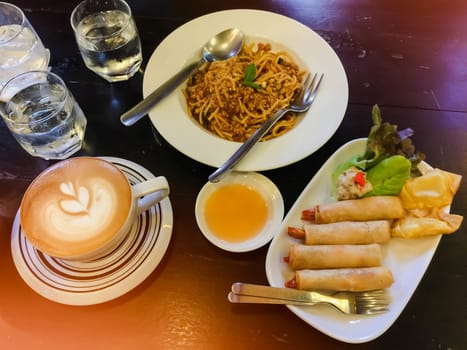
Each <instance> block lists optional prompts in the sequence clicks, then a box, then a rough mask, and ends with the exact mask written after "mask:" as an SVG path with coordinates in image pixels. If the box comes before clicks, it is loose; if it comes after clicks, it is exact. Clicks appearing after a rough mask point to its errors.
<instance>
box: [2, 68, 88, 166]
mask: <svg viewBox="0 0 467 350" xmlns="http://www.w3.org/2000/svg"><path fill="white" fill-rule="evenodd" d="M0 100H1V101H2V102H1V103H0V113H1V115H2V117H3V120H4V121H5V124H6V125H7V126H8V128H9V129H10V131H11V133H12V134H13V136H14V137H15V139H16V140H17V141H18V142H19V144H20V145H21V146H22V147H23V148H24V149H25V150H26V151H27V152H28V153H29V154H31V155H32V156H37V157H41V158H44V159H65V158H68V157H69V156H71V155H72V154H73V153H75V152H76V151H78V150H79V149H81V146H82V144H83V139H84V132H85V129H86V117H85V116H84V114H83V111H82V110H81V108H80V107H79V105H78V104H77V103H76V101H75V99H74V98H73V96H72V95H71V92H70V91H69V90H68V89H67V87H66V85H65V83H64V82H63V80H62V79H61V78H60V77H59V76H58V75H56V74H54V73H52V72H47V71H29V72H26V73H22V74H20V75H17V76H16V77H14V78H13V79H11V80H10V81H8V82H7V83H6V84H5V86H4V87H3V88H2V90H1V91H0ZM3 101H6V102H3Z"/></svg>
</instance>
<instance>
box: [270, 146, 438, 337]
mask: <svg viewBox="0 0 467 350" xmlns="http://www.w3.org/2000/svg"><path fill="white" fill-rule="evenodd" d="M365 145H366V138H362V139H356V140H353V141H350V142H348V143H346V144H345V145H343V146H342V147H341V148H340V149H338V150H337V151H336V152H335V153H334V154H333V155H332V156H331V157H330V158H329V159H328V160H327V161H326V163H325V164H324V165H323V166H322V167H321V169H320V170H319V171H318V172H317V173H316V175H315V176H314V177H313V179H312V180H311V181H310V182H309V183H308V185H307V186H306V187H305V189H304V191H303V192H302V194H301V195H300V196H299V197H298V199H297V201H296V202H295V204H294V205H293V206H292V208H291V209H290V211H289V212H288V214H287V216H286V217H285V219H284V220H283V222H282V224H281V227H280V229H279V231H278V233H277V235H276V236H275V237H274V239H273V240H272V242H271V245H270V247H269V250H268V254H267V257H266V274H267V277H268V281H269V283H270V285H271V286H275V287H283V286H284V283H285V282H286V281H287V280H289V279H291V278H292V277H293V271H292V270H291V269H290V268H289V267H288V265H287V264H286V263H285V262H284V261H283V257H285V256H287V255H288V249H289V246H290V245H291V244H294V243H297V242H298V241H297V240H296V239H293V238H291V237H289V236H288V234H287V227H288V226H296V227H301V226H302V225H303V223H304V222H303V221H302V220H301V219H300V216H301V212H302V210H304V209H307V208H310V207H312V206H314V205H317V204H320V203H324V202H330V201H332V200H333V199H332V198H331V196H330V194H331V189H332V182H331V174H332V172H333V171H334V169H335V168H336V166H337V165H338V164H340V163H342V162H344V161H346V160H349V159H350V158H351V157H353V156H356V155H361V154H363V152H364V150H365ZM424 166H425V167H429V166H428V164H426V163H425V164H424ZM440 239H441V235H437V236H431V237H423V238H419V239H402V238H391V240H390V242H389V243H387V244H385V245H384V246H383V254H384V258H383V265H384V266H386V267H388V268H389V269H390V270H391V271H392V273H393V276H394V280H395V281H394V284H393V285H392V286H391V287H390V288H389V290H388V292H389V294H390V296H391V299H392V301H391V304H390V311H389V312H386V313H383V314H377V315H344V314H341V313H339V312H338V311H336V310H334V309H332V308H330V307H328V306H326V305H320V306H288V308H289V309H290V310H291V311H292V312H293V313H295V314H296V315H297V316H298V317H300V318H301V319H303V320H304V321H305V322H307V323H308V324H310V325H311V326H313V327H314V328H316V329H318V330H319V331H321V332H323V333H324V334H327V335H329V336H330V337H333V338H335V339H338V340H340V341H343V342H347V343H364V342H368V341H370V340H373V339H375V338H377V337H378V336H380V335H381V334H383V333H384V332H385V331H386V330H387V329H388V328H389V327H390V326H391V325H392V324H393V323H394V321H395V320H396V319H397V317H399V315H400V313H401V312H402V310H403V309H404V307H405V306H406V305H407V303H408V301H409V300H410V298H411V296H412V294H413V292H414V291H415V289H416V288H417V285H418V284H419V282H420V280H421V279H422V277H423V275H424V273H425V271H426V269H427V267H428V265H429V263H430V261H431V259H432V257H433V255H434V253H435V251H436V248H437V246H438V243H439V241H440Z"/></svg>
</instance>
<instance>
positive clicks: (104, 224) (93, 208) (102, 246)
mask: <svg viewBox="0 0 467 350" xmlns="http://www.w3.org/2000/svg"><path fill="white" fill-rule="evenodd" d="M168 195H169V185H168V183H167V180H166V178H165V177H163V176H158V177H155V178H152V179H148V180H146V181H144V182H141V183H137V184H134V185H131V184H130V183H129V181H128V179H127V177H126V176H125V174H124V173H123V172H122V171H121V170H120V169H119V168H118V167H116V166H115V165H114V164H112V163H110V162H108V161H106V160H104V159H101V158H96V157H76V158H69V159H67V160H64V161H60V162H58V163H55V164H54V165H52V166H50V167H49V168H47V169H45V170H44V171H43V172H42V173H40V174H39V175H38V176H37V177H36V178H35V179H34V180H33V182H32V183H31V184H30V185H29V187H28V188H27V189H26V192H25V194H24V196H23V199H22V201H21V206H20V224H21V230H22V232H23V233H24V235H25V237H26V239H27V240H28V241H29V242H30V243H31V244H32V245H33V246H34V247H35V248H36V249H37V250H39V251H41V252H43V253H45V254H47V255H49V256H52V257H56V258H60V259H67V260H79V261H86V260H93V259H98V258H100V257H102V256H104V255H106V254H109V253H110V252H111V251H112V250H114V249H115V248H116V247H117V246H118V245H119V244H120V243H121V242H122V241H123V240H124V238H125V237H126V236H127V234H128V233H129V231H130V229H131V226H132V225H133V223H134V222H135V220H136V219H137V217H138V215H140V214H141V213H142V212H144V211H145V210H148V209H149V208H151V207H152V206H154V205H155V204H156V203H158V202H159V201H161V200H162V199H164V198H166V197H167V196H168Z"/></svg>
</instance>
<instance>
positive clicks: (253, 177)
mask: <svg viewBox="0 0 467 350" xmlns="http://www.w3.org/2000/svg"><path fill="white" fill-rule="evenodd" d="M228 184H242V185H245V186H247V187H249V188H252V189H254V190H256V191H257V192H258V193H259V194H260V195H261V196H262V197H263V199H264V200H265V202H266V205H267V209H268V218H267V220H266V223H265V225H264V227H263V229H262V230H261V231H260V232H259V233H258V234H257V235H255V236H254V237H252V238H250V239H247V240H245V241H241V242H230V241H226V240H223V239H222V238H220V237H218V236H217V235H216V234H214V233H213V232H212V231H211V230H210V229H209V227H208V225H207V224H206V219H205V207H206V201H207V199H208V198H209V197H210V196H211V194H212V193H213V192H214V191H215V190H217V189H219V188H220V187H222V186H225V185H228ZM195 215H196V222H197V223H198V227H199V228H200V230H201V232H202V233H203V234H204V236H205V237H206V238H207V239H208V240H209V241H210V242H211V243H212V244H214V245H215V246H217V247H219V248H221V249H224V250H227V251H230V252H247V251H251V250H255V249H258V248H260V247H262V246H264V245H265V244H267V243H268V242H269V241H270V240H271V239H272V238H273V237H274V235H275V234H276V233H278V232H277V230H278V228H279V227H280V223H281V222H282V219H283V216H284V202H283V199H282V195H281V193H280V192H279V189H278V188H277V187H276V185H274V183H273V182H272V181H271V180H269V179H268V178H267V177H265V176H263V175H261V174H259V173H255V172H245V173H243V172H232V173H230V174H228V175H226V176H225V177H224V178H223V179H222V180H220V181H219V182H217V183H212V182H208V183H206V184H205V185H204V186H203V188H202V189H201V191H200V192H199V194H198V197H197V198H196V205H195Z"/></svg>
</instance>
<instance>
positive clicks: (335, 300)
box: [228, 282, 390, 314]
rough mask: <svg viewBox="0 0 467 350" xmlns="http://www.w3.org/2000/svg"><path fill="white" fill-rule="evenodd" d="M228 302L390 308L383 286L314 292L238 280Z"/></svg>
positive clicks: (355, 310) (350, 310) (367, 310)
mask: <svg viewBox="0 0 467 350" xmlns="http://www.w3.org/2000/svg"><path fill="white" fill-rule="evenodd" d="M228 299H229V301H230V302H231V303H259V304H286V305H316V304H322V303H324V304H328V305H331V306H333V307H334V308H336V309H337V310H339V311H341V312H343V313H345V314H377V313H382V312H386V311H388V310H389V308H388V305H389V302H390V298H389V295H388V293H387V292H386V291H385V290H382V289H378V290H374V291H365V292H316V291H304V290H296V289H291V288H278V287H269V286H261V285H256V284H248V283H241V282H237V283H234V284H233V285H232V290H231V292H230V293H229V295H228Z"/></svg>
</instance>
